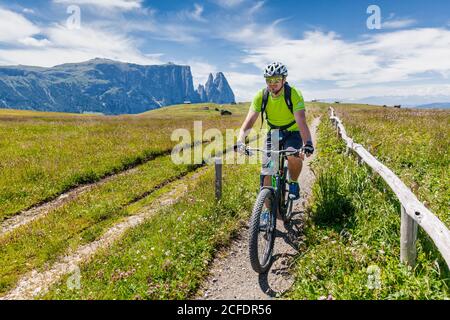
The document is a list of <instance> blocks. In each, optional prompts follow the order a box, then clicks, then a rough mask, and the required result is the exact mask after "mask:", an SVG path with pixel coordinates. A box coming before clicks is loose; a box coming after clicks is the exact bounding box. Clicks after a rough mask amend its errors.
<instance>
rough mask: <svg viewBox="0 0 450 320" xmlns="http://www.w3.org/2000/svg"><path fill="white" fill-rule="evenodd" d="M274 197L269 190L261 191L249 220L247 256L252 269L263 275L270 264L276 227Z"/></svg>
mask: <svg viewBox="0 0 450 320" xmlns="http://www.w3.org/2000/svg"><path fill="white" fill-rule="evenodd" d="M275 208H276V204H275V196H274V193H273V191H272V190H271V189H262V190H261V192H260V193H259V195H258V198H257V199H256V203H255V206H254V207H253V212H252V216H251V218H250V229H249V254H250V263H251V265H252V268H253V270H254V271H255V272H257V273H265V272H267V270H269V267H270V263H271V262H272V251H273V245H274V241H275V227H276V211H275Z"/></svg>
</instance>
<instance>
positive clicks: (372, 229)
mask: <svg viewBox="0 0 450 320" xmlns="http://www.w3.org/2000/svg"><path fill="white" fill-rule="evenodd" d="M335 109H336V110H337V113H338V116H339V117H340V118H341V119H342V120H343V123H344V126H345V127H346V129H347V132H348V134H349V135H350V137H352V138H353V139H354V140H355V141H356V142H358V143H362V144H363V145H364V146H366V148H368V149H370V151H371V152H372V153H373V154H374V155H376V156H377V157H378V158H379V159H380V160H381V161H382V162H383V163H385V164H386V165H387V166H388V167H390V168H392V169H393V170H394V172H396V173H397V174H398V175H399V176H400V178H401V179H402V180H403V181H405V182H406V183H411V182H412V181H415V180H413V178H414V177H415V178H416V179H418V177H420V179H418V180H416V181H417V183H418V184H420V185H419V186H421V187H418V188H417V189H416V190H415V192H416V194H417V195H418V197H419V199H421V200H422V201H429V206H430V207H431V209H432V211H434V212H435V214H437V215H438V216H439V217H440V218H441V219H442V220H443V221H444V222H446V223H447V225H448V221H449V220H448V214H449V212H448V207H447V210H445V208H444V207H445V203H446V201H447V206H448V196H449V194H448V180H447V182H445V181H446V180H445V179H448V154H447V153H446V151H445V147H446V146H447V149H448V145H449V140H448V137H449V136H448V128H449V127H448V121H449V119H450V113H448V112H447V113H446V114H444V113H439V112H434V111H418V110H396V109H385V108H381V107H370V106H369V107H368V106H355V105H347V106H346V105H341V106H339V107H337V108H335ZM322 110H323V109H322ZM324 116H325V117H323V118H322V120H323V121H322V123H321V125H320V127H319V132H318V142H317V146H318V155H317V159H316V160H315V163H314V165H313V169H314V172H315V173H316V181H315V183H314V186H313V198H312V199H311V202H310V208H309V210H308V213H307V220H306V221H307V224H306V227H305V238H304V239H305V242H304V243H303V245H302V248H301V250H300V253H299V255H298V256H297V257H296V261H295V267H294V270H293V272H294V274H295V277H296V281H295V283H294V285H293V287H292V289H291V290H290V292H289V293H288V294H287V295H286V296H285V298H289V299H327V298H328V297H330V298H333V299H448V298H449V297H450V292H449V284H450V278H449V271H448V268H447V266H446V263H445V261H444V260H443V259H442V257H441V256H440V254H439V253H438V251H437V249H436V248H435V247H434V245H433V243H432V242H431V241H430V240H429V238H428V237H427V236H426V234H425V233H424V232H423V231H419V240H418V242H417V251H418V258H417V264H416V266H415V267H414V268H410V267H407V266H405V265H403V264H401V263H400V258H399V257H400V204H399V202H398V200H397V199H396V197H395V195H394V194H393V192H392V191H390V189H389V187H388V186H387V185H386V184H385V183H384V181H383V180H382V179H381V178H380V177H378V176H377V175H374V174H372V172H371V170H370V169H369V168H368V167H366V166H362V165H358V164H357V161H356V159H355V157H348V156H345V155H344V151H345V145H344V143H343V142H342V140H340V139H338V138H337V136H336V132H335V130H334V128H332V126H331V123H330V121H329V120H328V114H325V113H324ZM446 124H447V125H446ZM434 139H438V140H439V141H435V140H434ZM445 163H447V166H446V167H445ZM424 165H425V168H423V167H422V166H424ZM424 170H425V172H426V174H424ZM446 172H447V174H446ZM433 181H434V182H433ZM431 187H432V189H431V190H429V189H428V188H431ZM446 190H447V191H446ZM417 191H419V192H417ZM419 230H420V228H419Z"/></svg>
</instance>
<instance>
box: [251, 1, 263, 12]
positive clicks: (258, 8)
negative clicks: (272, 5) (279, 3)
mask: <svg viewBox="0 0 450 320" xmlns="http://www.w3.org/2000/svg"><path fill="white" fill-rule="evenodd" d="M265 2H266V1H258V2H257V3H256V4H255V5H254V6H252V7H251V8H250V9H249V11H248V13H249V14H250V15H253V14H255V13H256V12H258V11H259V10H260V9H261V8H262V7H263V6H264V3H265Z"/></svg>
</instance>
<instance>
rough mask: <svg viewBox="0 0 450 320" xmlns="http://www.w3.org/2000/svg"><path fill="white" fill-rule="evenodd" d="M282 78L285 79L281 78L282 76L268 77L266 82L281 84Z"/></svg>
mask: <svg viewBox="0 0 450 320" xmlns="http://www.w3.org/2000/svg"><path fill="white" fill-rule="evenodd" d="M282 80H283V78H280V77H276V78H266V83H267V84H279V83H281V81H282Z"/></svg>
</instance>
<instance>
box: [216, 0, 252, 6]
mask: <svg viewBox="0 0 450 320" xmlns="http://www.w3.org/2000/svg"><path fill="white" fill-rule="evenodd" d="M244 1H245V0H216V3H217V4H218V5H219V6H222V7H225V8H233V7H236V6H238V5H240V4H241V3H243V2H244Z"/></svg>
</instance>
